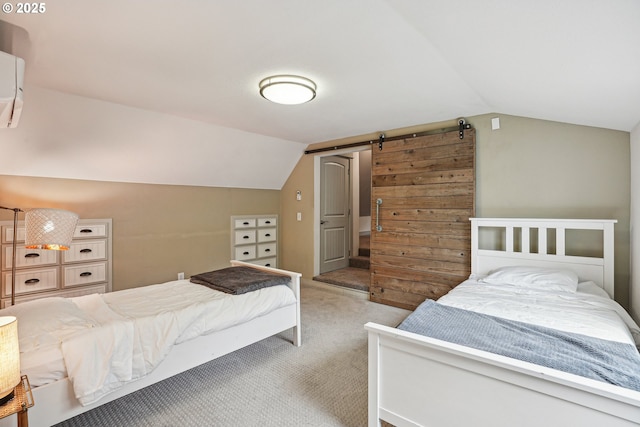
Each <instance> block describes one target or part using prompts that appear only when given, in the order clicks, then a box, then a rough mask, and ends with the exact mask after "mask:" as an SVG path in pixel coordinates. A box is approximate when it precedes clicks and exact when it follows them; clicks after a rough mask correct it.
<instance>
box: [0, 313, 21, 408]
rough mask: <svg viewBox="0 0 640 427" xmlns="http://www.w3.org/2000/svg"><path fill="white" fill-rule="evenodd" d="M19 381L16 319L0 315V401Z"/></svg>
mask: <svg viewBox="0 0 640 427" xmlns="http://www.w3.org/2000/svg"><path fill="white" fill-rule="evenodd" d="M18 383H20V349H19V347H18V320H17V319H16V318H15V317H13V316H3V317H0V401H1V400H2V399H3V398H4V397H6V396H8V395H10V394H11V393H12V392H13V389H14V388H15V386H17V385H18Z"/></svg>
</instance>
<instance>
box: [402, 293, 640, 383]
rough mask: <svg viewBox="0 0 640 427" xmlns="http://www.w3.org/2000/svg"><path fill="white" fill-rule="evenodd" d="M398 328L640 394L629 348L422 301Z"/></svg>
mask: <svg viewBox="0 0 640 427" xmlns="http://www.w3.org/2000/svg"><path fill="white" fill-rule="evenodd" d="M398 328H399V329H402V330H405V331H409V332H415V333H418V334H421V335H426V336H429V337H433V338H436V339H440V340H443V341H448V342H452V343H456V344H460V345H464V346H467V347H472V348H475V349H478V350H484V351H488V352H491V353H495V354H500V355H503V356H507V357H511V358H513V359H519V360H523V361H525V362H531V363H535V364H537V365H541V366H546V367H548V368H553V369H557V370H560V371H564V372H569V373H572V374H576V375H580V376H583V377H587V378H592V379H595V380H599V381H604V382H607V383H610V384H615V385H618V386H621V387H624V388H628V389H632V390H637V391H640V355H639V354H638V351H637V350H636V348H635V347H634V346H632V345H630V344H624V343H619V342H615V341H607V340H602V339H598V338H592V337H588V336H585V335H580V334H572V333H567V332H562V331H558V330H555V329H550V328H545V327H541V326H535V325H530V324H527V323H523V322H516V321H512V320H506V319H502V318H499V317H494V316H489V315H486V314H480V313H475V312H473V311H468V310H463V309H460V308H456V307H449V306H446V305H443V304H438V303H437V302H435V301H433V300H427V301H425V302H423V303H422V304H421V305H420V306H419V307H418V308H417V309H416V310H415V311H414V312H413V313H412V314H410V315H409V316H408V317H407V318H406V319H405V320H404V321H403V322H402V323H401V324H400V325H399V326H398Z"/></svg>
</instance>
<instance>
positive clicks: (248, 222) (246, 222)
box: [233, 218, 256, 229]
mask: <svg viewBox="0 0 640 427" xmlns="http://www.w3.org/2000/svg"><path fill="white" fill-rule="evenodd" d="M255 226H256V220H255V218H247V219H236V220H235V221H233V228H236V229H239V228H254V227H255Z"/></svg>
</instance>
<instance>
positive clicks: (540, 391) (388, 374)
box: [365, 218, 640, 427]
mask: <svg viewBox="0 0 640 427" xmlns="http://www.w3.org/2000/svg"><path fill="white" fill-rule="evenodd" d="M615 222H616V221H615V220H559V219H482V218H472V219H471V227H472V262H471V270H472V273H475V274H479V275H482V274H486V273H488V272H489V271H490V270H492V269H494V268H496V267H498V266H505V265H535V266H546V267H550V266H556V267H563V268H570V269H573V270H574V271H576V272H577V273H578V276H579V277H580V278H581V280H592V281H594V282H596V283H597V284H599V285H600V286H602V287H603V288H604V289H605V290H606V291H607V292H608V293H609V295H611V296H612V297H613V290H614V281H613V254H614V246H613V241H614V240H613V237H614V236H613V227H614V224H615ZM482 227H492V228H495V227H500V228H503V229H504V230H505V236H506V237H505V240H506V245H505V247H506V249H505V250H493V249H491V250H486V249H480V248H479V246H480V245H479V237H480V236H479V229H481V228H482ZM534 228H537V229H538V230H539V232H538V246H539V248H541V249H540V251H539V252H540V253H531V252H530V251H529V243H530V242H529V230H530V229H534ZM547 229H556V241H555V247H556V250H555V253H547V249H546V248H547V242H546V239H547V233H546V230H547ZM569 229H571V230H573V229H579V230H585V229H586V230H602V235H603V240H604V241H603V256H602V257H601V258H591V257H582V256H568V255H566V254H565V232H564V230H569ZM520 230H522V231H523V233H522V234H523V236H522V237H520V239H521V241H522V245H521V246H522V248H523V249H522V250H521V251H514V250H513V247H514V245H513V243H514V239H517V238H518V237H519V231H520ZM514 235H515V237H514ZM365 328H366V329H367V331H368V333H369V426H370V427H373V426H379V425H381V423H380V420H383V421H386V422H388V423H391V424H393V425H395V426H397V427H404V426H434V427H443V426H467V425H469V426H471V425H472V426H479V427H482V426H487V427H489V426H491V427H496V426H519V427H520V426H531V427H534V426H536V427H537V426H545V427H552V426H558V427H560V426H562V427H565V426H581V427H583V426H594V427H596V426H597V427H601V426H607V427H615V426H632V425H634V426H637V425H640V392H636V391H633V390H629V389H624V388H621V387H617V386H613V385H610V384H606V383H602V382H599V381H595V380H591V379H588V378H583V377H580V376H576V375H572V374H567V373H564V372H560V371H557V370H554V369H548V368H544V367H541V366H538V365H534V364H531V363H527V362H522V361H519V360H515V359H511V358H508V357H503V356H499V355H495V354H492V353H488V352H484V351H479V350H475V349H471V348H468V347H464V346H460V345H456V344H452V343H448V342H445V341H440V340H437V339H432V338H428V337H424V336H421V335H417V334H413V333H410V332H405V331H402V330H399V329H395V328H390V327H386V326H382V325H378V324H375V323H367V324H366V325H365Z"/></svg>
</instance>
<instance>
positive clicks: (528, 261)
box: [471, 218, 617, 298]
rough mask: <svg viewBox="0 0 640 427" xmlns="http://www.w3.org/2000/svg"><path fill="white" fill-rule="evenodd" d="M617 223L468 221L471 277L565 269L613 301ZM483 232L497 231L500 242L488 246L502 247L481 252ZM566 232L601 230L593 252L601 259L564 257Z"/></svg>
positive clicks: (558, 220)
mask: <svg viewBox="0 0 640 427" xmlns="http://www.w3.org/2000/svg"><path fill="white" fill-rule="evenodd" d="M616 222H617V221H616V220H611V219H603V220H596V219H526V218H471V273H472V274H476V275H486V274H487V273H489V272H490V271H491V270H493V269H495V268H498V267H503V266H516V265H532V266H539V267H547V268H567V269H571V270H573V271H575V272H576V273H577V274H578V277H579V278H580V280H581V281H588V280H591V281H593V282H595V283H597V284H598V285H599V286H601V287H602V288H603V289H604V290H605V291H607V293H608V294H609V295H610V296H611V298H613V296H614V274H613V273H614V265H613V260H614V254H613V253H614V246H613V242H614V234H613V226H614V224H615V223H616ZM483 228H486V229H489V231H491V230H492V229H493V230H497V233H498V234H499V235H500V240H501V241H500V242H496V241H491V242H489V243H490V244H492V245H494V246H495V244H496V243H497V244H498V246H501V247H499V248H494V247H491V248H488V249H485V248H483V245H484V244H485V243H486V242H485V241H484V240H483V238H482V237H483V236H481V233H482V229H483ZM550 230H553V231H555V240H554V241H552V242H549V241H548V237H547V236H548V235H549V234H551V235H553V231H552V232H551V233H549V231H550ZM567 230H602V247H601V248H596V251H597V252H600V255H596V256H591V255H590V256H582V255H567V254H566V250H567V239H566V234H567V233H566V231H567ZM536 233H537V239H536V240H535V241H531V234H534V235H535V234H536ZM488 240H491V239H488ZM532 247H533V248H534V249H532ZM536 248H537V249H536ZM550 248H552V249H553V248H554V249H553V250H550Z"/></svg>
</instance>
